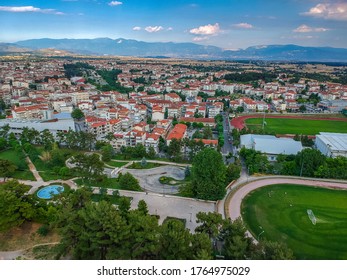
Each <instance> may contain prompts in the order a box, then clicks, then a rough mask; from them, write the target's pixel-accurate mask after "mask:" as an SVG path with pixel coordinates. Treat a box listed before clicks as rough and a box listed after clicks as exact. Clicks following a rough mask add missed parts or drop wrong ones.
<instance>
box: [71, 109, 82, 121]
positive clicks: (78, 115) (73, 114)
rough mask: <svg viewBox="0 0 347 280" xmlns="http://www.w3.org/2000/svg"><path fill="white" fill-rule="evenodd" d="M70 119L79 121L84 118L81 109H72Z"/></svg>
mask: <svg viewBox="0 0 347 280" xmlns="http://www.w3.org/2000/svg"><path fill="white" fill-rule="evenodd" d="M71 117H72V118H74V119H76V120H81V119H83V118H84V113H83V112H82V110H81V109H79V108H75V109H73V111H72V112H71Z"/></svg>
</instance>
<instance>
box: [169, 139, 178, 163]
mask: <svg viewBox="0 0 347 280" xmlns="http://www.w3.org/2000/svg"><path fill="white" fill-rule="evenodd" d="M167 153H168V155H169V156H170V157H172V158H173V159H174V161H178V160H180V159H181V157H182V153H181V141H180V140H177V139H176V138H173V139H172V140H171V141H170V144H169V146H168V149H167Z"/></svg>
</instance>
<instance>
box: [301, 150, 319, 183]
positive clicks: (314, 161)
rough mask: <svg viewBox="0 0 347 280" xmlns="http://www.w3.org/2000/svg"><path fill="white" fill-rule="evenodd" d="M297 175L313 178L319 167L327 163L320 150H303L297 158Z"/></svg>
mask: <svg viewBox="0 0 347 280" xmlns="http://www.w3.org/2000/svg"><path fill="white" fill-rule="evenodd" d="M295 163H296V166H297V168H296V169H297V170H300V173H299V174H297V175H300V176H306V177H313V176H314V174H315V172H316V171H317V170H318V168H319V166H321V165H323V164H324V163H325V156H324V155H323V154H322V153H321V152H320V151H318V150H314V149H303V150H302V151H301V152H299V153H298V154H297V155H296V156H295Z"/></svg>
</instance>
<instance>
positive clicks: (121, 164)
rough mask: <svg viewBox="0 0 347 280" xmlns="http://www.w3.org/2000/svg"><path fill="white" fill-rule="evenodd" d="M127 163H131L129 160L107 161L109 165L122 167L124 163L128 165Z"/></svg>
mask: <svg viewBox="0 0 347 280" xmlns="http://www.w3.org/2000/svg"><path fill="white" fill-rule="evenodd" d="M127 163H129V162H128V161H113V160H111V161H108V162H106V164H107V165H111V166H113V167H122V166H124V165H126V164H127Z"/></svg>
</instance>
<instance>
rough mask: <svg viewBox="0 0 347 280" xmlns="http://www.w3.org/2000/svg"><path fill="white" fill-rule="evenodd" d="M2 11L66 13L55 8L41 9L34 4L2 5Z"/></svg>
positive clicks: (0, 7)
mask: <svg viewBox="0 0 347 280" xmlns="http://www.w3.org/2000/svg"><path fill="white" fill-rule="evenodd" d="M0 11H3V12H11V13H29V12H31V13H42V14H55V15H64V13H62V12H58V11H56V10H55V9H41V8H36V7H34V6H19V7H13V6H0Z"/></svg>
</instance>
